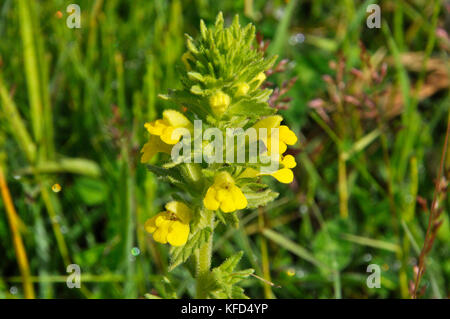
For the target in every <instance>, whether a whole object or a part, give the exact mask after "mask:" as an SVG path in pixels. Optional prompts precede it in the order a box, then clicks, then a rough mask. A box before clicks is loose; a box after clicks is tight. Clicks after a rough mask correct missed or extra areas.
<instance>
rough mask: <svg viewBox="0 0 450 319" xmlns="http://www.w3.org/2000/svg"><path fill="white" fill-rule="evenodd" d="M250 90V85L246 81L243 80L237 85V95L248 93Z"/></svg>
mask: <svg viewBox="0 0 450 319" xmlns="http://www.w3.org/2000/svg"><path fill="white" fill-rule="evenodd" d="M249 90H250V86H249V85H248V84H247V83H245V82H241V83H239V84H238V85H237V91H236V96H243V95H246V94H247V93H248V91H249Z"/></svg>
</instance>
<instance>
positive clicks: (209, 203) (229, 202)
mask: <svg viewBox="0 0 450 319" xmlns="http://www.w3.org/2000/svg"><path fill="white" fill-rule="evenodd" d="M247 203H248V202H247V198H246V197H245V195H244V194H243V193H242V191H241V189H240V188H239V187H237V186H236V185H235V184H234V180H233V178H232V177H231V175H230V174H229V173H227V172H220V173H219V174H217V175H216V177H215V178H214V184H213V185H212V186H211V187H209V188H208V191H207V192H206V196H205V198H204V199H203V205H205V207H206V209H209V210H218V209H219V208H220V209H221V210H222V211H223V212H224V213H231V212H234V211H235V210H239V209H244V208H245V207H247Z"/></svg>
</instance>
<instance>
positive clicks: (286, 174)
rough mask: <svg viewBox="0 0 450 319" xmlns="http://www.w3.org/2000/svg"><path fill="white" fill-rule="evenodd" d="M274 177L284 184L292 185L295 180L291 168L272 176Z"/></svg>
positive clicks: (281, 170) (283, 169)
mask: <svg viewBox="0 0 450 319" xmlns="http://www.w3.org/2000/svg"><path fill="white" fill-rule="evenodd" d="M270 175H272V176H273V177H275V178H276V179H277V180H278V181H279V182H281V183H284V184H289V183H292V181H293V180H294V174H293V173H292V171H291V170H290V169H289V168H282V169H280V170H278V171H276V172H274V173H272V174H270Z"/></svg>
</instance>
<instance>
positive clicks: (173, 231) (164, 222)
mask: <svg viewBox="0 0 450 319" xmlns="http://www.w3.org/2000/svg"><path fill="white" fill-rule="evenodd" d="M191 216H192V211H191V210H190V208H189V207H187V206H186V205H185V204H184V203H182V202H177V201H172V202H169V203H167V204H166V211H164V212H161V213H159V214H157V215H156V216H154V217H152V218H150V219H149V220H147V221H146V222H145V226H144V228H145V230H146V231H147V232H149V233H150V234H153V239H154V240H155V241H157V242H159V243H161V244H166V243H169V244H171V245H172V246H183V245H184V244H186V241H187V239H188V236H189V222H190V221H191Z"/></svg>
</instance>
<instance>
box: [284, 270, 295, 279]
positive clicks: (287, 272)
mask: <svg viewBox="0 0 450 319" xmlns="http://www.w3.org/2000/svg"><path fill="white" fill-rule="evenodd" d="M286 274H287V275H288V276H289V277H294V276H295V269H294V268H289V269H288V270H287V271H286Z"/></svg>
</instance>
